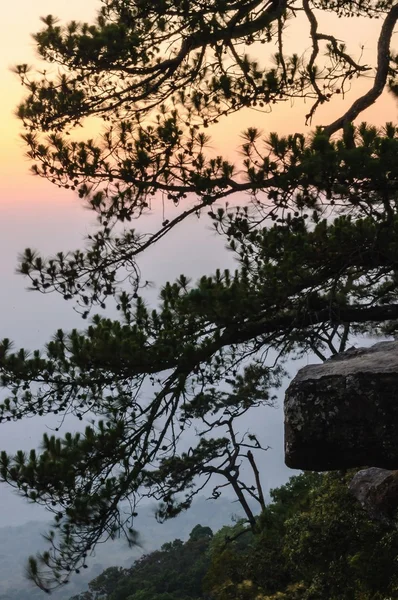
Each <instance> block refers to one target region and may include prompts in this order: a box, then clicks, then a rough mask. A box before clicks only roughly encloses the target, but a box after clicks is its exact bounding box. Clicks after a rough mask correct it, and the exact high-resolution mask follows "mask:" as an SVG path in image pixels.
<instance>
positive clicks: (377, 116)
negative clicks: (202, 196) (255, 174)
mask: <svg viewBox="0 0 398 600" xmlns="http://www.w3.org/2000/svg"><path fill="white" fill-rule="evenodd" d="M99 4H100V2H99V0H84V2H82V1H81V0H67V1H65V0H34V2H32V1H30V0H14V1H13V2H12V3H7V8H6V9H5V11H3V13H2V17H3V19H2V25H3V27H2V36H1V39H0V89H1V90H2V93H1V94H0V113H1V132H2V133H1V139H0V202H1V203H2V204H3V205H4V203H8V202H12V203H13V202H15V201H18V202H23V203H31V202H34V203H35V204H36V206H37V203H38V202H40V201H43V200H49V199H53V198H54V197H57V199H58V201H60V202H62V203H63V202H70V201H72V202H74V201H75V199H74V197H73V194H71V193H70V192H66V191H60V190H58V189H57V188H54V187H53V186H51V184H49V183H47V182H45V181H40V180H39V179H38V178H33V177H32V176H31V175H30V174H29V162H28V161H27V159H26V158H25V157H24V148H23V145H22V142H21V141H20V140H19V137H18V136H19V132H20V125H19V122H18V121H17V119H16V118H15V117H14V116H13V111H14V110H15V107H16V105H17V104H18V102H19V101H20V100H21V97H22V96H23V93H24V92H23V88H22V87H21V85H20V84H19V81H18V79H17V77H16V76H15V75H13V74H12V73H11V72H10V67H11V66H12V65H14V64H16V63H20V62H27V63H29V64H35V63H36V64H37V63H38V60H37V57H35V53H34V44H33V40H32V39H31V37H30V34H31V33H32V32H35V31H37V30H38V29H40V27H41V24H40V20H39V17H40V16H42V15H47V14H48V13H50V12H52V13H54V14H56V15H57V16H59V17H60V18H61V19H62V20H68V19H72V18H76V19H79V20H90V17H92V16H93V15H94V14H95V11H96V8H97V7H98V6H99ZM320 24H321V25H322V28H323V31H324V32H327V33H337V34H338V36H339V38H341V39H342V40H343V39H344V40H346V41H347V42H348V48H349V49H350V50H352V52H353V54H354V55H355V56H356V57H357V56H358V55H359V53H360V48H361V45H363V46H364V58H365V59H367V60H368V61H369V62H372V61H373V59H374V55H375V45H376V44H375V41H376V36H377V34H378V31H379V28H380V22H378V21H375V20H369V19H368V20H357V19H351V20H348V21H342V20H338V19H337V18H336V17H334V16H333V15H332V16H331V15H328V16H327V18H326V19H323V22H322V20H320ZM307 39H308V28H307V27H306V26H304V25H303V24H300V23H298V24H295V23H293V22H292V23H291V24H290V25H289V28H288V31H287V40H288V47H287V49H288V50H292V51H303V50H305V49H306V47H308V46H309V42H307ZM262 48H263V47H262ZM271 50H272V52H274V51H275V49H271ZM370 83H371V81H370V80H369V81H363V82H362V83H361V88H362V89H363V90H366V89H367V87H368V86H369V85H370ZM353 97H354V96H353V94H350V95H348V96H347V98H346V99H343V98H342V97H339V98H336V99H335V100H334V102H333V103H332V104H330V105H327V106H325V107H324V108H323V109H322V110H321V111H319V113H318V114H317V117H316V120H315V121H314V124H317V123H321V124H326V123H328V122H330V121H332V120H333V118H335V117H336V116H338V115H339V114H340V113H341V112H342V110H344V108H346V107H348V105H349V103H350V99H352V98H353ZM307 110H308V106H305V105H304V104H303V103H302V102H298V101H296V102H295V104H294V105H292V106H291V105H290V104H289V103H283V104H280V105H279V106H277V107H275V108H274V109H273V111H272V113H270V114H261V113H258V112H254V111H251V110H246V111H245V112H242V113H240V114H239V115H238V116H234V117H229V118H228V119H224V120H221V122H220V123H219V125H217V126H216V127H215V129H214V130H213V131H212V132H211V134H212V138H213V144H212V146H213V148H214V151H221V152H224V153H225V154H227V155H229V157H230V158H232V157H233V155H232V153H233V149H234V148H235V147H236V145H237V144H238V143H239V135H238V134H239V131H241V130H242V129H244V128H245V127H247V126H249V125H256V126H258V127H260V128H262V129H263V130H264V131H265V132H267V131H279V132H282V133H288V132H292V131H305V130H307V131H309V128H308V127H307V128H305V125H304V115H305V113H306V112H307ZM396 112H397V111H396V103H395V101H394V100H393V99H392V98H391V97H390V96H388V95H385V97H384V98H383V99H381V100H379V102H378V103H377V105H375V106H373V107H372V108H371V109H370V110H369V111H368V113H367V114H366V115H365V116H366V119H367V120H369V121H372V122H374V123H376V124H382V123H384V122H385V121H386V120H395V119H396Z"/></svg>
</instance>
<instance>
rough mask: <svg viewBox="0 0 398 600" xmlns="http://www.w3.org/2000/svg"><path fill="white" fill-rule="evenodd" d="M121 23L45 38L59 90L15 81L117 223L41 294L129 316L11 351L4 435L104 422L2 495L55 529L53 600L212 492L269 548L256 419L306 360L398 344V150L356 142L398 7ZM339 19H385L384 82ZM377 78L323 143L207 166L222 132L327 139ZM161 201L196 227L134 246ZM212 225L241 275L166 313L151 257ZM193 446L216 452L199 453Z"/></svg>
mask: <svg viewBox="0 0 398 600" xmlns="http://www.w3.org/2000/svg"><path fill="white" fill-rule="evenodd" d="M101 4H102V7H101V9H100V12H99V15H98V18H97V21H96V22H95V23H94V24H93V25H88V24H80V23H77V22H71V23H69V24H67V25H65V26H61V25H59V24H58V23H57V21H56V19H55V18H54V17H47V18H45V19H44V24H45V28H44V29H43V31H41V32H40V33H38V34H37V35H36V36H35V40H36V43H37V48H38V51H39V53H40V55H41V56H42V58H44V60H46V61H47V62H48V63H52V64H53V65H54V64H55V66H56V72H57V75H54V74H53V73H52V72H51V73H50V72H47V71H44V72H42V73H41V74H39V75H32V74H31V71H30V70H29V69H28V67H27V66H26V65H21V66H18V67H17V68H16V71H17V73H18V74H19V76H20V77H21V81H22V83H23V85H24V86H25V88H26V89H27V96H26V98H25V100H24V101H23V103H22V104H21V105H20V106H19V108H18V116H19V117H20V119H21V120H22V122H23V125H24V127H25V134H24V136H23V137H24V140H25V142H26V144H27V146H28V148H29V156H30V158H31V159H32V161H33V170H34V172H35V173H37V174H38V175H39V176H42V177H45V178H47V179H49V180H50V181H52V182H53V183H54V184H56V185H59V186H61V187H65V188H67V189H69V188H71V189H74V190H76V191H77V193H78V194H79V195H80V197H81V198H82V199H84V201H85V202H86V204H88V205H89V206H90V207H91V208H92V209H93V210H94V212H95V213H96V214H97V216H98V230H97V232H96V233H95V234H94V235H92V236H91V237H90V238H89V240H88V246H87V247H86V248H85V249H84V250H77V251H74V252H70V253H66V254H65V253H58V254H57V255H55V256H54V257H50V258H48V259H46V258H44V257H42V256H41V255H40V254H39V253H38V252H36V251H33V250H31V249H27V250H25V252H24V254H23V256H22V258H21V262H20V272H21V273H22V274H24V275H25V276H27V277H28V278H30V280H31V284H32V288H33V289H35V290H38V291H40V292H43V293H49V292H54V291H55V292H58V293H60V294H61V295H62V296H63V297H64V298H65V299H66V300H70V299H75V300H76V301H77V304H78V307H80V310H81V311H82V314H83V317H88V316H89V314H90V311H91V310H92V308H93V307H94V306H97V305H99V306H101V307H105V303H106V300H107V299H109V300H111V299H112V300H113V299H114V300H115V301H116V305H117V308H118V309H119V311H120V320H112V319H109V318H106V317H103V316H98V315H97V316H93V317H92V320H91V323H90V325H89V326H88V327H87V329H86V330H84V331H76V330H74V331H72V332H71V333H66V332H64V331H62V330H61V329H60V330H58V332H57V333H56V334H55V336H54V337H53V339H52V340H51V341H50V342H49V344H48V345H47V346H46V348H45V350H44V351H42V352H40V351H35V352H33V353H32V354H29V353H28V352H27V351H25V350H23V349H22V350H20V351H14V350H13V348H12V343H11V342H10V341H9V340H3V342H2V343H1V346H0V370H1V381H2V385H3V387H4V388H7V389H8V390H9V395H8V398H6V399H5V401H4V402H3V403H2V405H1V406H0V417H1V419H2V420H3V421H10V420H18V419H25V418H28V417H29V416H32V415H40V416H43V417H44V416H46V415H49V414H58V415H67V414H73V415H75V416H77V417H78V418H79V419H80V420H82V419H83V418H84V417H85V415H87V416H90V417H92V418H93V422H92V424H91V425H90V426H88V427H86V429H85V431H84V432H83V433H66V434H65V435H64V437H63V438H58V437H56V436H55V435H54V436H51V437H50V436H48V435H44V438H43V447H42V449H41V452H40V453H39V452H36V451H34V450H32V451H31V452H30V454H25V453H24V452H18V453H17V454H16V455H15V456H9V455H8V454H7V453H6V452H3V453H2V454H1V459H0V475H1V478H2V480H3V481H5V482H7V483H8V484H10V485H11V486H14V487H15V488H16V489H17V490H18V491H19V492H20V493H21V494H22V495H24V496H26V497H27V498H28V499H29V500H31V501H33V502H37V503H39V504H43V505H44V506H46V507H47V508H48V509H49V510H50V511H53V512H54V518H55V522H54V528H53V530H52V531H51V532H50V534H49V542H50V550H49V552H47V553H44V554H43V555H42V556H40V557H39V558H38V559H35V558H31V559H30V562H29V574H30V577H31V578H32V579H33V580H34V581H35V582H36V583H37V584H38V585H40V586H41V587H42V588H43V589H45V590H50V589H52V588H53V587H55V586H57V585H60V584H62V583H63V582H65V581H66V580H67V579H68V577H69V576H70V573H71V572H72V571H74V570H77V571H79V570H80V569H81V568H83V567H84V566H85V564H86V559H87V556H88V555H89V554H90V551H91V550H92V549H93V548H94V547H95V545H96V544H97V543H99V542H100V541H102V540H103V539H104V538H106V537H107V536H108V537H109V536H110V537H113V536H116V535H119V534H120V533H125V534H126V536H127V538H128V540H129V541H130V542H131V543H135V539H136V538H135V531H134V529H133V521H134V517H135V513H136V510H135V507H136V504H137V502H138V501H139V500H140V498H142V497H145V496H147V497H151V498H155V499H156V500H158V501H159V502H160V505H159V511H158V517H159V518H160V519H164V518H170V517H172V516H174V515H176V514H178V512H180V511H181V510H184V509H186V508H188V507H189V505H190V503H191V500H192V497H193V496H194V494H195V493H197V491H198V490H200V489H203V487H205V486H206V485H207V484H208V483H209V482H210V481H212V482H213V496H214V497H217V496H218V495H219V494H220V493H221V491H222V489H223V487H225V486H226V485H228V486H231V487H232V489H233V491H234V492H235V494H236V496H237V498H238V500H239V501H240V503H241V504H242V507H243V509H244V511H245V513H246V517H247V520H248V523H249V526H250V527H251V528H252V530H253V531H255V530H256V527H257V521H256V518H255V513H254V512H253V510H252V508H251V505H250V502H249V499H250V498H253V499H255V500H256V501H257V502H258V506H259V508H264V495H263V491H262V488H261V482H260V474H259V470H258V467H257V465H256V462H255V456H254V455H255V453H256V452H257V451H258V450H261V449H265V448H266V446H264V443H263V442H262V441H261V440H259V439H257V437H256V436H254V435H253V434H251V433H248V434H245V435H242V434H239V425H238V423H239V417H241V416H242V415H243V414H245V413H246V412H247V411H252V410H253V409H254V408H256V407H260V406H264V405H267V404H272V403H273V401H274V391H275V388H277V387H278V386H279V385H280V384H281V378H282V375H283V361H284V360H285V359H286V358H288V357H289V356H300V355H303V354H305V353H307V352H310V351H311V352H315V353H316V354H317V355H318V357H319V358H321V359H322V360H323V359H325V358H326V357H327V356H328V355H330V354H333V353H336V352H338V351H341V350H343V349H344V348H345V347H346V344H347V343H348V341H349V339H350V337H351V336H352V335H355V334H358V333H369V332H372V333H378V334H386V333H388V334H394V332H395V330H396V327H397V325H396V324H397V319H398V302H397V264H398V246H397V242H396V240H397V233H398V218H397V204H396V203H397V169H398V166H397V165H398V161H397V156H398V141H397V128H396V127H395V126H394V125H393V124H391V123H388V124H387V125H386V126H385V127H384V128H381V129H377V128H375V127H373V126H371V125H368V124H365V123H362V124H360V125H354V124H353V120H354V119H356V118H357V117H358V116H359V115H360V114H361V112H362V111H363V110H365V109H366V108H367V107H368V106H370V105H371V104H372V103H373V102H375V101H376V100H377V98H378V97H379V96H380V95H381V93H382V92H383V90H384V89H385V87H386V86H390V88H391V90H392V91H394V90H396V82H395V77H396V66H397V60H396V56H395V55H394V54H393V51H392V49H391V47H390V45H391V39H392V34H393V31H394V27H395V24H396V20H397V17H398V5H397V4H395V3H394V2H392V1H373V0H357V1H348V2H347V1H345V2H342V1H339V0H319V1H315V0H314V1H312V2H310V1H309V0H292V1H291V2H289V1H286V0H279V1H262V0H240V1H238V2H232V3H231V2H225V0H212V1H208V2H204V1H202V0H195V1H189V0H173V1H171V0H162V1H161V2H156V3H148V2H143V1H141V0H116V1H111V0H104V1H103V2H102V3H101ZM323 12H325V14H337V15H338V16H339V17H341V18H344V17H368V18H377V19H379V21H380V36H379V40H378V50H377V64H376V65H375V66H373V67H372V66H369V65H365V64H361V61H360V60H357V59H355V58H353V57H351V56H350V55H349V54H348V52H347V49H346V47H345V45H344V44H343V43H342V42H341V41H340V40H339V39H338V37H336V36H335V35H332V34H330V33H329V32H327V33H325V32H324V31H321V29H320V27H319V25H318V17H319V15H320V14H322V13H323ZM294 19H296V20H298V22H299V24H301V23H304V24H305V26H306V27H307V31H308V35H309V40H310V43H311V48H310V50H309V51H308V52H307V53H304V55H303V56H299V55H297V54H291V55H289V54H288V53H287V52H286V51H285V39H286V32H285V28H286V24H287V22H288V21H290V22H294V21H293V20H294ZM267 44H268V46H267ZM264 45H265V46H264ZM248 46H251V48H250V52H249V48H248ZM275 46H276V48H277V52H276V54H275V53H274V54H273V55H272V51H273V50H275ZM267 47H270V48H271V51H270V52H268V54H267V51H266V49H267ZM325 52H326V55H325ZM270 54H271V56H270ZM362 75H366V76H367V77H368V78H371V85H370V88H369V90H368V92H366V93H365V94H364V95H362V96H361V97H358V98H356V99H355V100H354V101H353V102H351V103H349V102H348V100H347V104H346V105H345V108H344V112H343V114H342V115H341V116H340V117H339V118H338V119H336V120H335V121H334V122H333V123H330V124H326V125H325V126H323V127H320V128H318V129H317V130H316V131H315V132H314V133H313V134H312V135H311V136H307V137H306V136H304V135H301V134H296V133H294V132H293V133H292V134H291V135H287V136H280V135H278V134H277V133H272V134H270V136H269V137H268V138H267V139H265V140H264V137H263V135H262V134H261V132H260V131H259V130H258V129H256V128H248V129H247V130H246V131H245V132H244V133H243V143H242V145H241V147H240V152H241V156H242V161H241V164H240V165H239V167H237V166H235V165H233V164H232V163H231V162H229V161H228V160H226V159H224V158H223V157H222V156H211V155H209V154H208V152H209V151H208V149H207V145H208V142H209V137H208V135H207V133H205V129H206V128H208V127H209V126H210V125H211V124H213V123H215V122H216V121H217V120H218V119H221V118H224V117H227V116H228V115H230V114H232V113H234V112H237V111H239V110H241V109H244V108H247V107H251V108H255V109H256V110H264V111H267V110H269V109H270V108H271V107H272V106H273V105H274V104H276V103H278V102H283V101H286V100H292V99H297V101H299V100H300V99H305V100H306V101H307V102H308V103H309V107H310V108H309V112H308V114H307V121H308V122H309V123H310V122H311V119H312V117H313V115H314V114H315V112H316V110H317V109H318V107H319V106H320V105H322V104H325V103H331V102H332V101H333V99H334V98H335V96H338V97H339V98H341V95H342V93H344V92H345V91H346V90H347V87H348V86H350V82H351V81H352V79H353V78H357V77H361V76H362ZM90 118H95V119H96V122H98V121H99V122H100V123H102V125H103V127H104V129H103V135H102V137H101V138H99V141H95V140H94V139H92V140H87V141H85V142H82V141H79V138H78V137H76V127H77V126H79V125H84V124H85V123H86V121H87V119H90ZM243 193H247V194H248V196H249V197H248V202H246V203H243V202H242V194H243ZM229 198H236V199H237V202H238V206H237V207H236V208H231V206H230V205H228V204H227V203H226V201H227V200H228V199H229ZM239 200H240V202H239ZM158 201H163V202H165V203H166V204H167V202H170V203H171V205H176V206H177V207H179V212H178V214H177V216H175V217H173V218H172V219H171V220H165V221H164V222H163V224H162V226H161V228H160V229H159V230H158V231H154V232H150V233H147V234H143V233H140V232H138V231H137V230H136V229H133V228H128V226H127V225H126V223H128V222H130V221H132V220H133V219H136V218H138V217H139V216H140V215H142V214H144V213H146V212H148V210H149V209H150V207H151V205H152V204H154V203H156V202H158ZM206 213H207V214H208V216H209V218H210V220H211V221H212V222H213V224H214V226H215V228H216V229H217V231H219V232H220V234H221V235H224V236H225V239H226V241H227V243H228V245H229V247H230V249H231V250H232V251H233V252H234V253H235V254H236V257H237V259H238V268H237V270H236V271H235V273H230V272H229V271H221V270H220V271H217V272H216V273H215V274H214V275H213V276H203V277H202V278H201V279H200V280H199V281H198V282H197V283H196V284H192V283H191V282H190V280H189V279H188V277H186V276H184V275H181V276H180V277H179V278H178V279H177V280H176V281H175V282H173V283H167V284H166V285H165V286H164V287H163V289H162V290H161V296H160V301H159V305H158V307H157V308H156V309H154V310H151V309H149V308H148V307H147V305H146V304H145V302H144V300H143V297H142V293H141V287H142V286H144V285H145V282H142V281H141V279H140V272H139V269H138V266H137V263H136V260H137V257H138V256H139V255H140V254H141V253H142V252H144V251H145V250H146V249H147V248H149V247H150V246H152V245H154V244H156V242H157V241H158V240H160V239H161V238H162V237H164V236H165V235H166V234H167V233H168V232H169V231H170V230H172V229H174V228H177V227H178V226H180V225H181V223H183V222H184V221H185V220H186V219H187V218H189V217H190V216H191V215H195V214H206ZM120 224H124V225H122V226H120ZM123 227H125V228H124V229H122V228H123ZM149 385H150V386H151V388H150V389H151V390H152V392H151V393H149V392H148V389H149V387H148V386H149ZM189 429H195V430H196V431H197V433H198V442H197V444H196V446H195V445H192V444H191V446H190V447H189V448H188V449H187V447H188V446H189V444H187V443H186V442H187V438H186V437H185V434H186V432H187V431H188V430H189ZM244 463H246V464H247V465H248V466H249V468H250V471H251V477H250V478H249V479H245V473H244V469H243V464H244ZM246 474H247V472H246ZM251 480H253V481H254V483H252V482H251ZM126 503H130V504H129V505H130V509H129V510H126V509H123V510H122V509H121V506H122V505H124V506H125V505H126Z"/></svg>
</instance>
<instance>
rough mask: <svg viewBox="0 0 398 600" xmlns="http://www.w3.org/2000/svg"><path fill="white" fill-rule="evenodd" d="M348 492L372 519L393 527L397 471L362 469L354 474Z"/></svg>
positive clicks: (396, 495) (372, 468)
mask: <svg viewBox="0 0 398 600" xmlns="http://www.w3.org/2000/svg"><path fill="white" fill-rule="evenodd" d="M349 490H350V492H351V493H352V494H353V495H354V496H355V498H356V499H357V500H358V501H359V502H360V503H361V505H362V507H363V508H364V509H365V510H366V512H367V513H368V515H369V516H370V517H371V518H372V519H375V520H377V521H382V522H383V523H385V524H387V525H395V523H396V514H397V508H398V471H389V470H387V469H378V468H377V467H370V468H369V469H363V470H362V471H358V473H356V475H355V476H354V478H353V479H352V481H351V483H350V485H349Z"/></svg>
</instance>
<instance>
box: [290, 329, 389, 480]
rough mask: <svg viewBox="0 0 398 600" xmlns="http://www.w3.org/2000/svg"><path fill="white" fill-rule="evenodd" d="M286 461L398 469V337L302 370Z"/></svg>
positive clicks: (293, 392)
mask: <svg viewBox="0 0 398 600" xmlns="http://www.w3.org/2000/svg"><path fill="white" fill-rule="evenodd" d="M285 461H286V464H287V465H288V466H289V467H291V468H294V469H304V470H312V471H328V470H333V469H347V468H351V467H362V466H369V467H371V466H375V467H382V468H385V469H396V468H398V342H395V341H394V342H381V343H378V344H375V345H374V346H372V347H371V348H357V349H355V348H354V349H351V350H348V351H346V352H343V353H341V354H338V355H336V356H334V357H333V358H331V359H329V360H327V361H326V362H324V363H323V364H319V365H309V366H307V367H304V368H303V369H301V370H300V371H299V372H298V374H297V376H296V377H295V378H294V379H293V381H292V382H291V384H290V386H289V388H288V389H287V391H286V396H285Z"/></svg>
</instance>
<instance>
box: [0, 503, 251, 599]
mask: <svg viewBox="0 0 398 600" xmlns="http://www.w3.org/2000/svg"><path fill="white" fill-rule="evenodd" d="M234 516H237V517H239V516H242V511H241V509H240V506H239V504H236V503H233V502H231V501H230V500H228V499H227V498H219V499H218V500H216V501H215V500H207V499H206V498H204V497H199V498H197V499H196V501H195V502H194V504H193V505H192V507H191V508H190V509H189V510H188V511H187V512H185V513H184V514H182V515H180V516H179V517H177V518H176V519H172V520H170V521H167V522H166V523H163V524H159V523H158V522H157V521H156V519H155V512H154V505H151V504H146V505H141V506H140V507H139V510H138V517H137V520H136V522H135V525H136V527H137V530H138V532H139V534H140V543H141V548H139V547H136V548H129V547H128V545H127V543H126V542H125V541H124V540H116V541H114V542H111V541H109V542H107V543H105V544H102V545H101V546H99V547H98V548H97V549H96V552H95V556H93V557H91V558H90V561H89V562H88V567H89V568H88V569H86V570H85V571H84V573H83V574H82V575H76V576H75V577H73V578H72V580H71V582H70V583H69V584H68V585H67V586H65V587H64V588H62V590H59V591H57V592H54V593H53V595H52V598H54V599H56V600H61V599H62V600H64V599H66V598H70V597H71V596H72V595H74V594H77V593H79V592H80V591H82V590H83V589H85V588H86V587H87V583H88V582H89V581H91V580H92V579H93V578H94V577H96V576H97V575H99V574H100V573H101V572H102V571H103V570H104V569H105V568H107V567H110V566H122V567H128V566H131V564H132V563H133V562H134V561H135V560H136V559H137V558H138V557H139V556H140V555H142V554H144V553H147V552H151V551H152V550H155V549H156V548H160V546H161V545H162V544H164V543H165V542H168V541H172V540H174V539H176V538H179V539H181V540H184V541H185V540H186V539H187V538H188V536H189V533H190V532H191V531H192V529H193V528H194V527H195V525H197V524H198V523H200V524H201V525H207V526H209V527H211V529H213V531H217V530H218V529H220V527H222V526H223V525H226V524H228V523H231V520H232V518H233V517H234ZM46 532H47V528H46V524H45V523H43V521H39V522H38V521H31V522H29V523H26V524H25V525H20V526H17V527H0V600H42V599H44V598H48V595H47V594H45V593H44V592H41V591H40V590H39V589H37V588H36V587H34V586H32V584H30V582H28V581H27V580H26V579H25V577H24V568H25V564H26V561H27V558H28V556H29V555H31V554H35V553H36V552H37V551H41V550H43V549H44V548H45V547H46V542H45V541H44V540H43V539H42V537H41V534H43V533H46Z"/></svg>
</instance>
